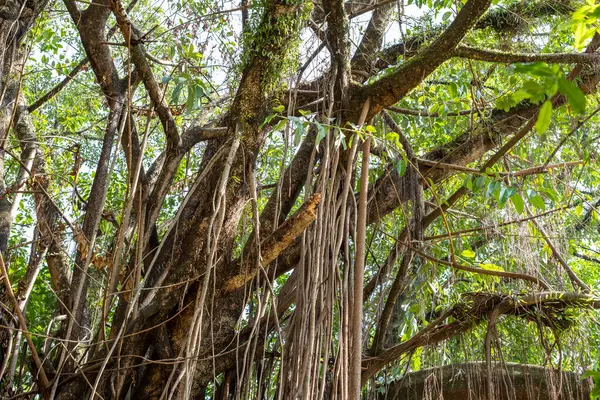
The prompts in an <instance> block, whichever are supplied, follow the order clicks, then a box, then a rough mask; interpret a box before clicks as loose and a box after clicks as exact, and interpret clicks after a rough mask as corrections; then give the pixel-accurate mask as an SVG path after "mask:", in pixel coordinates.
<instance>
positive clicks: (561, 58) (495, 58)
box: [452, 45, 600, 64]
mask: <svg viewBox="0 0 600 400" xmlns="http://www.w3.org/2000/svg"><path fill="white" fill-rule="evenodd" d="M452 57H459V58H466V59H469V60H477V61H488V62H493V63H502V64H514V63H529V62H545V63H549V64H597V63H599V62H600V54H598V53H548V54H543V53H538V54H527V53H508V52H502V51H496V50H484V49H477V48H474V47H469V46H465V45H460V46H458V47H457V48H456V49H454V51H453V52H452Z"/></svg>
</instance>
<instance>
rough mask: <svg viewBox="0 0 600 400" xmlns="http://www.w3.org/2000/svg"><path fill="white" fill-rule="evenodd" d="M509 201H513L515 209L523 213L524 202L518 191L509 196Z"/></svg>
mask: <svg viewBox="0 0 600 400" xmlns="http://www.w3.org/2000/svg"><path fill="white" fill-rule="evenodd" d="M510 201H511V202H512V203H513V206H515V210H516V211H517V212H518V213H519V214H523V210H524V209H525V202H524V201H523V198H522V197H521V195H520V194H519V193H515V194H514V195H512V196H511V198H510Z"/></svg>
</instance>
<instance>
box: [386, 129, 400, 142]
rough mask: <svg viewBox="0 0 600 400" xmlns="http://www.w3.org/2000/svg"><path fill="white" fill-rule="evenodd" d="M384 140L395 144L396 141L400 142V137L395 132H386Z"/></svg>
mask: <svg viewBox="0 0 600 400" xmlns="http://www.w3.org/2000/svg"><path fill="white" fill-rule="evenodd" d="M385 140H388V141H390V142H393V143H396V141H397V140H400V135H398V134H397V133H396V132H388V133H386V134H385Z"/></svg>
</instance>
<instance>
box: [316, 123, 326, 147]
mask: <svg viewBox="0 0 600 400" xmlns="http://www.w3.org/2000/svg"><path fill="white" fill-rule="evenodd" d="M315 125H317V138H316V140H315V146H316V147H317V149H318V148H319V143H321V140H323V139H324V138H325V136H327V130H326V129H325V126H323V124H320V123H319V122H317V121H315Z"/></svg>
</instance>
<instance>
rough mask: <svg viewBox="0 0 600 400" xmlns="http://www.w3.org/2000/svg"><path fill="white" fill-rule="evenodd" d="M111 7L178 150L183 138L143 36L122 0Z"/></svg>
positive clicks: (113, 1) (171, 143) (169, 142)
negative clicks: (155, 71) (150, 61)
mask: <svg viewBox="0 0 600 400" xmlns="http://www.w3.org/2000/svg"><path fill="white" fill-rule="evenodd" d="M110 8H111V10H112V12H113V14H114V15H115V18H116V19H117V25H119V28H120V30H121V33H122V34H123V37H124V38H125V43H127V44H128V46H129V51H130V54H131V60H132V61H133V63H134V65H135V67H136V69H137V72H138V74H139V75H140V77H141V79H142V82H144V87H145V88H146V91H147V92H148V95H149V96H150V99H151V100H152V103H154V108H155V110H156V113H157V114H158V117H159V118H160V122H161V124H162V126H163V129H164V131H165V134H166V136H167V148H168V149H171V151H177V149H178V148H179V146H180V145H181V139H180V138H179V133H178V132H177V124H175V119H174V118H173V114H172V113H171V109H170V108H169V105H168V104H167V102H166V101H165V96H164V93H163V91H162V90H161V88H160V86H159V85H158V82H157V81H156V78H155V77H154V74H153V73H152V68H151V66H150V63H149V62H148V59H147V57H146V51H145V50H144V48H143V45H142V41H141V38H140V37H139V35H138V34H137V32H136V31H135V29H134V27H133V25H132V23H131V21H130V20H129V17H128V16H127V12H126V11H125V9H124V8H123V5H122V4H121V1H120V0H110Z"/></svg>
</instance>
